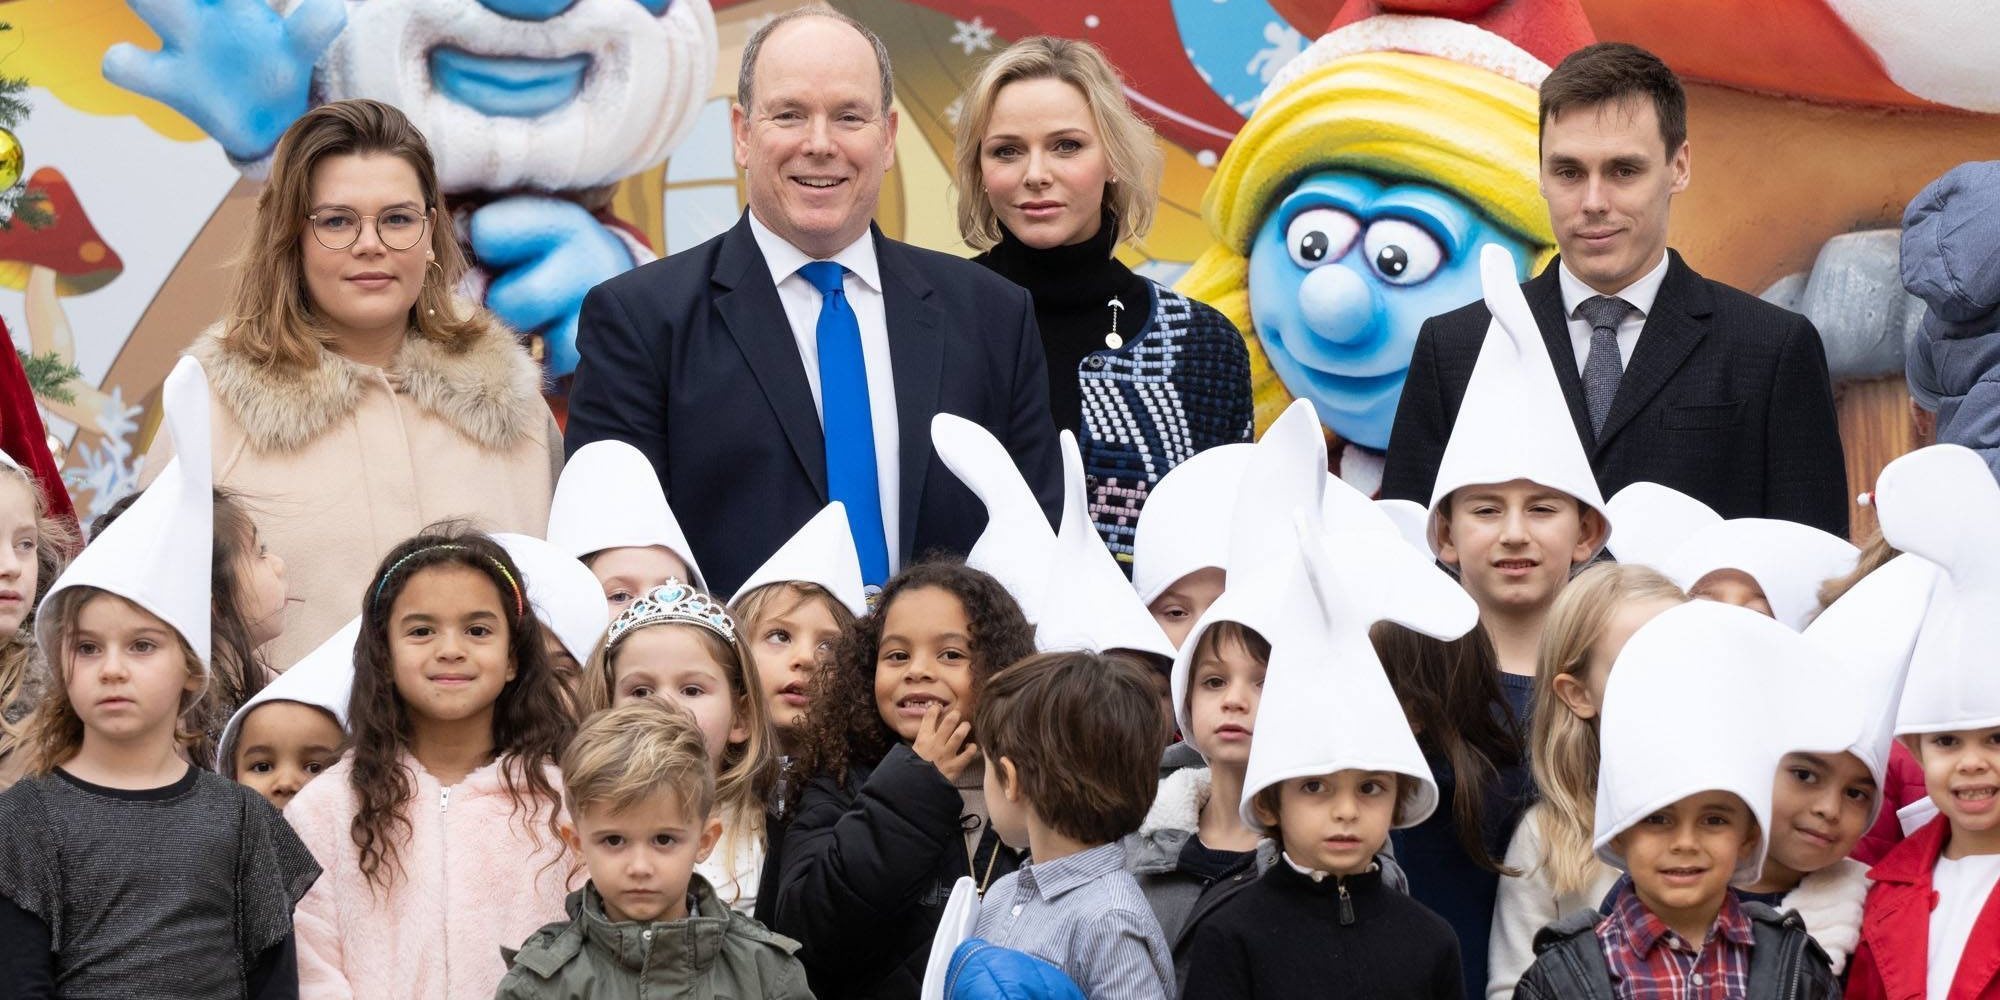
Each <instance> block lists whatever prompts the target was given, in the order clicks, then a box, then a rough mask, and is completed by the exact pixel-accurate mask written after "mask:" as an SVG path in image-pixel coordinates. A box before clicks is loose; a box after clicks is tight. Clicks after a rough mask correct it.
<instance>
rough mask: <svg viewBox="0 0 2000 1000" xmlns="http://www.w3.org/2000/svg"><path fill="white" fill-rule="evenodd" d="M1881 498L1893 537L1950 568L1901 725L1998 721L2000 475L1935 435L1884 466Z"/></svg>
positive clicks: (1904, 729)
mask: <svg viewBox="0 0 2000 1000" xmlns="http://www.w3.org/2000/svg"><path fill="white" fill-rule="evenodd" d="M1875 508H1876V513H1877V515H1878V517H1879V518H1880V519H1881V524H1882V537H1883V538H1884V539H1886V540H1887V541H1888V542H1889V544H1890V545H1893V546H1895V547H1896V548H1898V549H1901V550H1902V551H1903V552H1905V553H1909V554H1913V555H1918V556H1922V557H1923V558H1925V559H1928V560H1930V561H1931V562H1934V563H1936V564H1937V565H1938V567H1939V568H1940V569H1941V570H1942V571H1943V572H1942V575H1941V578H1940V579H1939V580H1938V582H1937V585H1936V587H1935V588H1934V589H1933V590H1932V592H1931V601H1930V606H1929V607H1928V608H1927V609H1926V611H1925V615H1924V623H1923V628H1922V631H1921V633H1920V634H1919V635H1918V637H1917V645H1916V648H1915V649H1914V650H1913V651H1912V652H1911V655H1910V672H1909V677H1908V679H1907V680H1905V681H1904V684H1903V701H1902V705H1901V707H1900V709H1899V710H1898V712H1897V715H1896V735H1898V736H1902V735H1904V734H1910V733H1936V732H1945V731H1949V730H1960V729H1985V728H1987V727H1989V726H2000V670H1996V669H1994V668H1993V666H1992V659H1993V651H1994V650H1995V649H2000V484H1996V483H1995V482H1994V479H1993V473H1992V472H1991V471H1989V470H1988V469H1987V467H1986V463H1985V462H1983V461H1981V460H1980V458H1979V455H1978V454H1977V453H1975V452H1973V451H1972V450H1970V449H1968V448H1964V447H1961V446H1959V445H1955V444H1940V445H1932V446H1931V447H1928V448H1921V449H1918V450H1917V451H1913V452H1911V453H1909V454H1908V455H1904V456H1903V457H1901V458H1898V459H1896V460H1895V461H1893V462H1890V463H1889V465H1888V467H1887V468H1885V469H1883V470H1882V477H1881V478H1880V479H1879V480H1877V485H1876V489H1875ZM1878 572H1879V571H1878ZM1862 582H1864V583H1865V582H1867V581H1866V580H1864V581H1862Z"/></svg>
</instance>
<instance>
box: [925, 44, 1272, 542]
mask: <svg viewBox="0 0 2000 1000" xmlns="http://www.w3.org/2000/svg"><path fill="white" fill-rule="evenodd" d="M962 107H963V109H964V110H963V112H962V113H961V115H960V117H959V122H958V151H957V157H956V172H955V177H956V181H957V186H958V192H959V202H958V228H959V233H960V234H961V235H963V236H964V237H965V240H966V242H967V243H969V244H971V245H972V246H973V247H974V248H975V249H979V250H983V251H985V253H983V254H982V255H981V256H980V257H978V258H977V259H978V261H979V262H980V263H982V264H985V265H986V266H987V267H990V268H992V269H993V270H994V271H996V272H998V273H999V274H1001V275H1002V276H1004V277H1006V278H1007V279H1009V280H1011V281H1013V282H1014V283H1016V284H1018V285H1020V286H1022V287H1023V288H1026V289H1027V290H1028V291H1029V292H1030V293H1031V294H1032V295H1033V296H1034V299H1035V321H1036V323H1037V324H1038V325H1039V326H1040V328H1041V332H1042V346H1043V348H1044V349H1045V350H1046V352H1047V355H1048V367H1049V409H1050V412H1051V415H1052V416H1053V417H1054V419H1055V422H1056V426H1057V427H1058V428H1059V429H1069V430H1072V431H1074V432H1076V436H1077V442H1078V443H1079V444H1080V445H1081V446H1082V450H1083V463H1084V470H1085V472H1086V473H1087V475H1088V478H1089V486H1090V514H1091V520H1092V521H1094V522H1095V523H1096V525H1097V529H1098V532H1099V534H1101V535H1103V536H1104V540H1105V544H1106V545H1108V546H1110V548H1111V551H1112V552H1113V553H1114V554H1116V555H1117V556H1118V558H1119V561H1120V562H1122V563H1124V564H1126V567H1127V570H1128V571H1129V569H1130V566H1131V560H1132V539H1133V533H1134V529H1135V528H1136V527H1137V525H1138V520H1139V509H1140V507H1141V506H1142V505H1143V504H1144V503H1145V500H1146V495H1147V493H1148V492H1149V491H1150V490H1151V489H1152V486H1153V484H1154V483H1156V482H1158V481H1159V479H1160V477H1161V476H1163V475H1166V473H1167V470H1169V469H1171V468H1173V467H1174V466H1175V465H1178V464H1180V463H1181V462H1182V461H1184V460H1186V459H1187V458H1188V457H1189V456H1191V455H1193V454H1195V453H1196V452H1198V451H1201V450H1202V449H1204V448H1208V447H1211V446H1214V445H1218V444H1228V443H1231V442H1237V441H1248V440H1250V433H1251V432H1250V421H1251V399H1250V359H1249V354H1248V351H1247V349H1246V347H1245V346H1244V342H1243V337H1242V335H1241V334H1240V333H1238V332H1237V330H1236V328H1235V327H1234V326H1232V325H1230V323H1229V321H1228V320H1227V319H1225V318H1223V316H1222V314H1221V313H1218V312H1216V311H1215V310H1214V309H1211V308H1209V307H1208V306H1207V305H1204V304H1202V303H1200V302H1196V301H1193V300H1191V299H1189V298H1187V297H1186V296H1183V295H1180V294H1178V293H1176V292H1174V291H1173V290H1172V289H1170V288H1168V287H1166V286H1165V285H1162V284H1160V283H1159V282H1156V281H1153V280H1151V279H1149V278H1146V277H1142V276H1140V275H1137V274H1134V273H1132V271H1131V270H1130V269H1128V268H1127V267H1126V266H1125V265H1124V264H1123V263H1121V262H1119V260H1118V259H1117V258H1116V257H1114V256H1113V255H1112V254H1113V252H1114V251H1115V250H1116V248H1117V246H1118V244H1119V243H1120V242H1123V241H1125V240H1129V239H1137V238H1138V237H1140V236H1142V235H1144V233H1145V232H1146V228H1147V226H1148V225H1150V224H1151V222H1152V219H1153V206H1154V202H1155V201H1156V200H1157V198H1158V193H1159V192H1158V184H1159V178H1160V170H1161V164H1162V156H1161V153H1160V147H1159V143H1158V139H1157V137H1155V136H1154V135H1153V131H1152V129H1150V128H1148V127H1147V126H1146V124H1145V123H1144V122H1142V121H1140V120H1139V117H1138V116H1137V115H1135V114H1134V113H1133V112H1132V108H1131V106H1130V105H1128V104H1127V103H1126V101H1125V94H1124V89H1123V87H1122V85H1121V84H1120V83H1119V79H1118V74H1117V71H1115V70H1113V69H1112V68H1111V64H1110V63H1109V62H1107V61H1106V60H1105V58H1104V55H1103V54H1102V53H1100V52H1099V51H1098V50H1097V49H1096V48H1095V47H1093V46H1091V45H1090V44H1089V43H1088V42H1079V41H1073V40H1070V39H1064V38H1051V37H1036V38H1027V39H1023V40H1021V41H1019V42H1016V43H1014V44H1013V45H1011V46H1009V47H1007V49H1005V50H1004V51H1002V52H1000V53H999V54H998V55H996V56H994V57H993V59H992V61H991V62H989V63H987V65H986V68H985V69H984V70H983V71H982V72H981V73H980V75H979V79H978V81H977V82H975V83H974V84H973V86H972V90H971V91H970V92H969V93H967V94H966V97H965V100H964V102H963V104H962Z"/></svg>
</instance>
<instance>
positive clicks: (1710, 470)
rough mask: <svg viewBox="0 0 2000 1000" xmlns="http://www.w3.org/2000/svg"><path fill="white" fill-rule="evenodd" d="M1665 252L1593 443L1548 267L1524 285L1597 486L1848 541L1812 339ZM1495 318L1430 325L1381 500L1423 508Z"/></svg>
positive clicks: (1841, 462) (1772, 309) (1780, 315)
mask: <svg viewBox="0 0 2000 1000" xmlns="http://www.w3.org/2000/svg"><path fill="white" fill-rule="evenodd" d="M1669 255H1670V257H1671V260H1670V261H1669V262H1668V264H1667V275H1666V279H1665V280H1664V281H1662V282H1661V283H1660V293H1659V296H1658V297H1657V298H1655V299H1654V301H1653V310H1652V312H1651V313H1649V314H1647V316H1646V325H1645V328H1644V330H1643V331H1642V332H1641V333H1640V334H1639V344H1638V346H1637V347H1636V348H1634V349H1633V351H1632V357H1631V358H1630V359H1628V360H1627V363H1626V366H1625V378H1624V381H1622V382H1621V383H1619V386H1618V395H1617V396H1616V397H1614V398H1613V400H1612V403H1611V413H1610V415H1609V416H1608V417H1607V418H1606V419H1605V422H1604V433H1603V435H1602V436H1601V437H1598V436H1596V435H1593V434H1592V433H1591V430H1590V416H1589V413H1588V412H1587V411H1586V410H1585V409H1584V402H1583V382H1582V379H1581V378H1580V377H1579V376H1578V374H1577V370H1576V353H1575V351H1574V349H1573V348H1572V347H1571V346H1570V339H1569V326H1568V324H1567V323H1566V322H1565V321H1564V314H1563V304H1562V288H1561V286H1560V284H1559V283H1558V279H1557V272H1556V265H1555V263H1554V262H1551V263H1550V264H1549V266H1548V267H1547V268H1545V269H1543V271H1542V273H1541V274H1539V275H1536V276H1535V277H1534V278H1532V279H1529V281H1528V282H1527V283H1526V284H1524V285H1522V286H1521V289H1522V291H1523V292H1524V293H1525V294H1526V295H1527V299H1528V306H1529V308H1530V309H1531V310H1533V311H1534V314H1535V321H1536V324H1537V325H1539V326H1540V327H1541V330H1542V339H1543V340H1544V341H1545V342H1546V343H1547V344H1548V348H1549V356H1550V357H1551V358H1552V359H1553V360H1554V362H1555V369H1556V378H1557V380H1558V381H1560V382H1561V383H1562V390H1563V397H1564V399H1566V400H1567V401H1568V403H1569V412H1570V419H1571V420H1572V421H1573V422H1574V423H1575V425H1576V433H1577V437H1578V439H1579V440H1581V441H1582V442H1583V448H1584V452H1585V453H1586V454H1588V455H1589V456H1590V466H1591V469H1592V470H1594V471H1595V472H1596V473H1597V485H1598V487H1599V488H1600V489H1602V490H1603V491H1604V495H1605V497H1606V498H1609V497H1610V496H1611V495H1612V494H1613V493H1615V492H1617V491H1618V490H1619V489H1621V488H1623V487H1625V486H1627V485H1629V484H1631V483H1634V482H1639V481H1642V480H1643V481H1650V482H1655V483H1660V484H1661V485H1664V486H1671V487H1673V488H1674V489H1677V490H1680V491H1681V492H1683V493H1686V494H1688V495H1690V496H1693V497H1695V498H1697V499H1699V500H1701V501H1703V502H1705V503H1707V504H1708V505H1709V506H1710V507H1713V508H1715V510H1716V512H1717V513H1720V514H1721V515H1722V516H1724V517H1732V518H1733V517H1778V518H1785V519H1787V520H1791V521H1798V522H1801V523H1803V524H1809V525H1812V526H1813V527H1815V528H1820V529H1822V530H1825V531H1830V532H1832V533H1834V534H1837V535H1840V536H1841V537H1843V538H1845V537H1846V536H1847V509H1848V508H1847V505H1848V495H1849V494H1848V489H1847V467H1846V463H1845V459H1844V458H1843V456H1842V454H1841V448H1840V427H1839V424H1838V422H1837V420H1836V418H1835V416H1834V412H1833V386H1832V382H1831V380H1830V378H1829V377H1828V375H1827V370H1826V352H1825V350H1824V349H1823V348H1822V347H1821V345H1820V339H1819V331H1817V330H1815V329H1813V325H1812V323H1811V322H1810V321H1808V320H1807V319H1806V318H1805V317H1804V316H1801V315H1799V314H1798V313H1795V312H1791V311H1790V310H1786V309H1781V308H1779V307H1777V306H1774V305H1771V304H1770V303H1767V302H1764V301H1762V300H1760V299H1758V298H1756V297H1754V296H1751V295H1747V294H1745V293H1743V292H1740V291H1737V290H1736V289H1734V288H1731V287H1729V286H1728V285H1724V284H1721V283H1719V282H1714V281H1710V280H1708V279H1706V278H1703V277H1702V276H1701V275H1699V274H1696V273H1695V272H1694V271H1693V269H1691V268H1689V267H1688V266H1687V264H1686V263H1684V262H1683V261H1682V260H1681V257H1680V254H1678V253H1673V252H1672V251H1669ZM1490 319H1491V316H1490V314H1489V313H1488V312H1487V310H1486V304H1485V303H1484V302H1474V303H1472V304H1471V305H1468V306H1464V307H1462V308H1459V309H1456V310H1453V311H1452V312H1448V313H1445V314H1444V315H1442V316H1433V317H1431V318H1430V319H1428V320H1426V321H1424V325H1423V329H1422V330H1421V331H1419V332H1418V334H1417V345H1416V349H1415V353H1414V355H1413V356H1412V358H1411V359H1410V373H1409V377H1408V380H1407V381H1406V382H1404V384H1403V398H1402V402H1401V403H1400V404H1399V405H1398V406H1397V408H1396V423H1395V426H1394V427H1393V428H1392V429H1391V430H1390V432H1389V455H1388V461H1387V465H1386V467H1385V468H1384V470H1383V473H1382V495H1383V496H1384V497H1395V498H1401V499H1407V500H1415V501H1416V502H1418V503H1421V504H1429V503H1430V499H1431V487H1432V484H1433V483H1434V482H1435V481H1436V479H1437V467H1438V460H1439V459H1440V458H1442V457H1443V455H1444V445H1445V441H1446V439H1447V438H1449V437H1450V436H1451V425H1452V422H1453V421H1454V420H1456V419H1457V417H1458V407H1459V403H1460V402H1462V401H1463V400H1464V398H1465V384H1466V382H1467V381H1468V380H1470V379H1471V377H1472V366H1473V362H1475V361H1476V360H1478V358H1479V347H1480V344H1481V343H1483V341H1484V339H1485V336H1486V327H1487V324H1488V323H1489V322H1490ZM1613 532H1614V534H1615V532H1616V526H1614V527H1613ZM1613 550H1614V551H1615V550H1616V545H1615V539H1614V546H1613Z"/></svg>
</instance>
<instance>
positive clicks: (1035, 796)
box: [973, 653, 1174, 1000]
mask: <svg viewBox="0 0 2000 1000" xmlns="http://www.w3.org/2000/svg"><path fill="white" fill-rule="evenodd" d="M973 733H974V734H975V738H976V739H977V740H978V741H979V743H980V746H981V748H982V749H983V751H984V753H985V755H986V807H987V811H988V812H989V814H990V815H991V817H992V822H993V828H994V830H995V832H997V833H998V834H999V835H1000V837H1001V839H1003V840H1005V841H1006V842H1007V844H1008V845H1009V846H1011V847H1015V848H1017V849H1018V848H1020V847H1024V846H1025V847H1026V848H1027V849H1028V853H1029V856H1030V857H1031V858H1032V860H1031V861H1030V862H1029V863H1028V864H1026V865H1024V866H1022V868H1021V870H1020V871H1018V872H1015V873H1013V874H1010V875H1007V876H1005V877H1003V878H1001V879H1000V881H998V882H996V883H994V885H993V887H992V888H991V889H989V890H987V892H986V896H985V899H984V901H983V902H982V903H981V905H980V910H979V922H978V924H977V926H976V927H975V928H974V930H973V935H974V936H975V937H977V938H981V939H983V940H985V941H987V942H988V943H990V944H994V945H998V946H1000V947H1003V948H1011V949H1014V950H1016V951H1022V952H1026V953H1028V954H1030V955H1034V956H1035V957H1037V958H1041V959H1043V960H1045V961H1048V962H1050V963H1052V964H1054V965H1056V966H1058V967H1060V968H1061V969H1062V970H1063V972H1064V973H1065V974H1067V975H1068V976H1069V977H1070V979H1071V980H1073V981H1074V982H1075V983H1076V985H1077V986H1078V987H1080V988H1081V989H1082V990H1083V992H1084V995H1086V996H1088V997H1090V998H1091V1000H1165V998H1167V997H1170V996H1172V995H1173V993H1174V967H1173V958H1172V957H1171V955H1170V954H1169V952H1168V950H1167V941H1166V935H1165V933H1163V932H1162V931H1161V930H1160V924H1159V921H1158V920H1156V919H1155V918H1154V917H1153V911H1152V908H1151V907H1150V906H1148V905H1147V904H1146V897H1145V895H1144V894H1143V893H1141V892H1140V891H1139V884H1138V883H1137V882H1136V881H1134V880H1133V878H1132V876H1131V875H1129V874H1127V873H1126V871H1125V854H1124V848H1123V847H1122V846H1121V845H1120V844H1119V840H1120V839H1121V838H1123V837H1124V836H1125V835H1126V834H1128V833H1131V832H1132V831H1133V830H1136V829H1138V827H1139V824H1140V822H1142V821H1143V820H1144V819H1145V818H1146V810H1147V808H1148V807H1149V806H1150V805H1151V804H1152V800H1153V793H1154V791H1155V788H1156V786H1157V767H1158V764H1159V758H1160V733H1161V724H1160V700H1159V693H1158V688H1157V686H1156V685H1155V684H1154V683H1153V680H1152V677H1151V673H1150V672H1149V671H1148V670H1146V668H1144V667H1142V666H1140V665H1139V664H1138V663H1137V662H1136V661H1134V660H1132V659H1130V658H1128V657H1125V656H1120V655H1115V654H1114V655H1108V656H1100V655H1096V654H1092V653H1046V654H1042V655H1040V656H1034V657H1030V658H1028V659H1026V660H1023V661H1021V662H1020V663H1017V664H1015V665H1013V666H1011V667H1008V668H1007V669H1005V670H1003V671H1001V672H1000V673H998V674H995V675H994V676H993V678H992V679H991V680H989V681H987V682H986V688H985V690H984V691H983V692H981V694H980V698H979V704H978V706H977V707H976V708H975V710H974V724H973Z"/></svg>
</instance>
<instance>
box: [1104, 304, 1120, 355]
mask: <svg viewBox="0 0 2000 1000" xmlns="http://www.w3.org/2000/svg"><path fill="white" fill-rule="evenodd" d="M1105 305H1108V306H1110V307H1111V332H1110V333H1107V334H1105V335H1104V346H1106V347H1109V348H1111V349H1112V350H1114V351H1115V350H1117V349H1119V348H1121V347H1124V346H1125V338H1123V337H1120V336H1119V335H1118V314H1119V313H1122V312H1124V311H1125V303H1123V302H1120V301H1118V298H1117V296H1113V297H1112V299H1111V301H1109V302H1107V303H1105Z"/></svg>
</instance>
